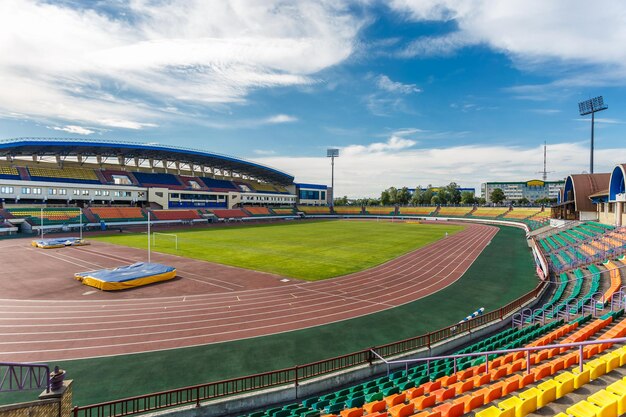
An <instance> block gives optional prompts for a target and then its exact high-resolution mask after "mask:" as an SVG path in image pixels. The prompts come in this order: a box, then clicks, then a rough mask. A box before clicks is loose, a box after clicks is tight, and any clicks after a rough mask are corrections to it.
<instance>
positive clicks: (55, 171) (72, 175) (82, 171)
mask: <svg viewBox="0 0 626 417" xmlns="http://www.w3.org/2000/svg"><path fill="white" fill-rule="evenodd" d="M28 173H29V175H30V177H31V179H32V180H33V181H55V182H59V181H62V182H72V183H86V184H100V183H101V182H100V180H99V179H98V176H97V175H96V173H95V172H94V170H93V169H87V168H76V167H66V168H63V169H61V168H47V167H29V168H28Z"/></svg>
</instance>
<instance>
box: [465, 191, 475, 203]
mask: <svg viewBox="0 0 626 417" xmlns="http://www.w3.org/2000/svg"><path fill="white" fill-rule="evenodd" d="M476 202H477V199H476V197H474V193H473V192H471V191H463V192H462V193H461V203H463V204H476Z"/></svg>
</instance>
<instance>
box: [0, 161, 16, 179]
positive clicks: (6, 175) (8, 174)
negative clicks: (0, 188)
mask: <svg viewBox="0 0 626 417" xmlns="http://www.w3.org/2000/svg"><path fill="white" fill-rule="evenodd" d="M19 178H20V173H19V171H18V170H17V168H15V167H12V166H8V165H0V179H11V180H16V179H19Z"/></svg>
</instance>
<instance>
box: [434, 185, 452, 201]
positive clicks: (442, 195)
mask: <svg viewBox="0 0 626 417" xmlns="http://www.w3.org/2000/svg"><path fill="white" fill-rule="evenodd" d="M437 197H439V204H448V203H449V202H450V194H449V193H448V190H447V189H446V187H441V188H440V189H439V191H437Z"/></svg>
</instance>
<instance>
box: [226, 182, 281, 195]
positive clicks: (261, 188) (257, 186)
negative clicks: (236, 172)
mask: <svg viewBox="0 0 626 417" xmlns="http://www.w3.org/2000/svg"><path fill="white" fill-rule="evenodd" d="M235 183H238V184H244V185H247V186H248V188H250V189H252V190H253V191H256V192H258V193H276V192H277V191H278V190H276V188H274V186H273V185H272V184H267V183H261V182H256V181H248V180H237V181H235Z"/></svg>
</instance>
